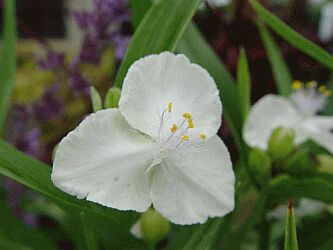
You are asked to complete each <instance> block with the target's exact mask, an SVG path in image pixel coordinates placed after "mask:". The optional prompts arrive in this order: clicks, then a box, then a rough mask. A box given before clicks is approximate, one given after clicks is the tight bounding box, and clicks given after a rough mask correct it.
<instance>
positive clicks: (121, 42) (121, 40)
mask: <svg viewBox="0 0 333 250" xmlns="http://www.w3.org/2000/svg"><path fill="white" fill-rule="evenodd" d="M130 40H131V37H130V36H121V35H118V36H115V37H114V38H113V42H114V45H115V47H116V58H117V59H118V60H121V59H122V58H123V57H124V55H125V53H126V50H127V47H128V44H129V41H130Z"/></svg>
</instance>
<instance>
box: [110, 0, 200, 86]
mask: <svg viewBox="0 0 333 250" xmlns="http://www.w3.org/2000/svg"><path fill="white" fill-rule="evenodd" d="M199 2H200V0H182V1H179V0H163V1H159V2H158V3H156V4H154V5H153V6H152V7H151V8H150V9H149V11H148V12H147V14H146V15H145V16H144V18H143V20H142V21H141V23H140V25H139V26H138V28H137V29H136V31H135V33H134V35H133V37H132V39H131V42H130V44H129V46H128V49H127V52H126V55H125V57H124V59H123V61H122V64H121V65H120V68H119V71H118V74H117V77H116V81H115V86H117V87H121V86H122V83H123V80H124V78H125V75H126V73H127V70H128V68H129V67H130V66H131V65H132V64H133V62H135V61H136V60H138V59H140V58H142V57H144V56H147V55H150V54H156V53H160V52H163V51H166V50H168V51H174V50H175V49H176V47H177V44H178V42H179V39H180V38H181V36H182V34H183V32H184V31H185V28H186V26H187V24H188V23H189V22H190V20H191V18H192V16H193V15H194V13H195V11H196V10H197V8H198V5H199Z"/></svg>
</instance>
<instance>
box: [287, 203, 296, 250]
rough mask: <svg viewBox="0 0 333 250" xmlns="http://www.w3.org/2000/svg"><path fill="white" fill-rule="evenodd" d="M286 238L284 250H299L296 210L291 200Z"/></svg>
mask: <svg viewBox="0 0 333 250" xmlns="http://www.w3.org/2000/svg"><path fill="white" fill-rule="evenodd" d="M284 237H285V239H284V250H298V243H297V234H296V224H295V216H294V208H293V205H292V202H291V200H289V204H288V213H287V219H286V229H285V236H284Z"/></svg>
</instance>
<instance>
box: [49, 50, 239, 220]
mask: <svg viewBox="0 0 333 250" xmlns="http://www.w3.org/2000/svg"><path fill="white" fill-rule="evenodd" d="M221 115H222V105H221V101H220V99H219V92H218V90H217V87H216V85H215V82H214V80H213V79H212V77H211V76H210V75H209V74H208V72H207V71H206V70H205V69H203V68H202V67H200V66H199V65H196V64H192V63H190V62H189V60H188V59H187V58H186V57H185V56H184V55H174V54H172V53H169V52H163V53H161V54H159V55H150V56H147V57H144V58H142V59H140V60H138V61H136V62H135V63H134V64H133V65H132V66H131V67H130V69H129V70H128V73H127V75H126V78H125V80H124V83H123V90H122V94H121V98H120V101H119V110H118V109H107V110H102V111H99V112H97V113H95V114H92V115H90V116H88V117H87V118H86V119H85V120H84V121H83V122H82V123H81V124H80V125H79V126H78V127H77V128H76V129H75V130H73V131H72V132H70V133H69V134H68V135H67V136H66V137H65V138H64V139H63V140H62V141H61V142H60V144H59V146H58V149H57V151H56V156H55V160H54V164H53V171H52V181H53V183H54V184H55V185H56V186H57V187H59V188H60V189H61V190H63V191H65V192H67V193H69V194H72V195H76V196H77V197H78V198H86V199H87V200H90V201H93V202H97V203H99V204H102V205H104V206H108V207H112V208H116V209H120V210H135V211H138V212H143V211H146V210H147V209H148V208H149V207H150V206H151V205H152V204H153V206H154V208H155V209H156V210H157V211H158V212H160V213H161V214H162V215H163V216H164V217H165V218H167V219H169V220H170V221H171V222H174V223H177V224H193V223H203V222H205V221H206V220H207V218H208V217H215V216H223V215H225V214H227V213H228V212H230V211H231V210H233V208H234V192H235V190H234V182H235V177H234V172H233V170H232V163H231V160H230V155H229V152H228V150H227V148H226V146H225V145H224V143H223V142H222V140H221V139H220V138H219V137H218V136H217V135H216V133H217V130H218V128H219V127H220V125H221Z"/></svg>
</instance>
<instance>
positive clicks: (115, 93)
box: [104, 87, 121, 109]
mask: <svg viewBox="0 0 333 250" xmlns="http://www.w3.org/2000/svg"><path fill="white" fill-rule="evenodd" d="M120 94H121V89H120V88H118V87H112V88H110V89H109V90H108V92H107V94H106V96H105V100H104V107H105V108H106V109H107V108H117V107H118V103H119V99H120Z"/></svg>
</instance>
